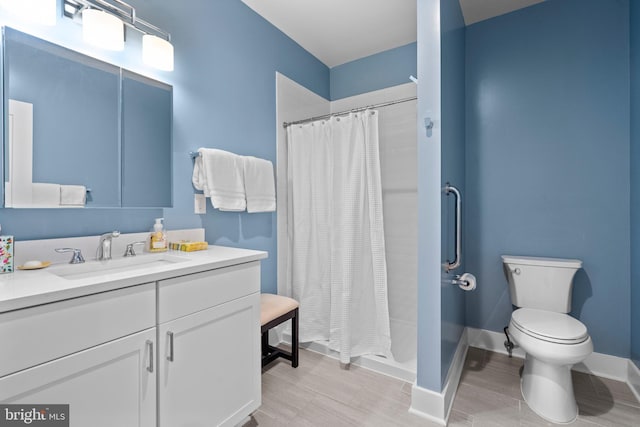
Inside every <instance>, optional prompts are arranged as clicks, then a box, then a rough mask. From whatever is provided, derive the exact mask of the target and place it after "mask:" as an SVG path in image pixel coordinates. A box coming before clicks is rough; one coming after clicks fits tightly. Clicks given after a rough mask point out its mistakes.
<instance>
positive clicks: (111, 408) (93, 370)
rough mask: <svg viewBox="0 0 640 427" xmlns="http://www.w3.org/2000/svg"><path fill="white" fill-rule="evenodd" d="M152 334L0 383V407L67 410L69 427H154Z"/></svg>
mask: <svg viewBox="0 0 640 427" xmlns="http://www.w3.org/2000/svg"><path fill="white" fill-rule="evenodd" d="M155 335H156V329H155V328H152V329H148V330H146V331H143V332H139V333H136V334H133V335H129V336H127V337H124V338H121V339H118V340H115V341H111V342H108V343H106V344H103V345H99V346H96V347H92V348H90V349H88V350H84V351H80V352H78V353H74V354H72V355H69V356H66V357H62V358H60V359H56V360H53V361H51V362H48V363H44V364H42V365H38V366H35V367H33V368H30V369H26V370H23V371H20V372H16V373H14V374H11V375H7V376H5V377H3V378H0V402H3V403H24V404H69V412H70V417H69V419H70V425H71V427H86V426H91V427H114V426H118V427H136V426H139V427H153V426H155V425H156V372H155V366H154V365H155V360H154V357H153V356H154V354H153V353H155V350H156V346H155V338H156V337H155Z"/></svg>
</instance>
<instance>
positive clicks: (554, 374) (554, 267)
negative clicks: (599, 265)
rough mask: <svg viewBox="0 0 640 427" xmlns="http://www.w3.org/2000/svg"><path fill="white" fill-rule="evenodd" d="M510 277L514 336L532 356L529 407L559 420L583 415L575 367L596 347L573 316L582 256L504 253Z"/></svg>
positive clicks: (525, 390) (526, 389) (526, 391)
mask: <svg viewBox="0 0 640 427" xmlns="http://www.w3.org/2000/svg"><path fill="white" fill-rule="evenodd" d="M502 263H503V266H504V272H505V276H506V277H507V281H508V282H509V293H510V295H511V303H512V304H513V305H514V306H516V307H518V308H517V309H516V310H515V311H514V312H513V313H512V315H511V321H510V322H509V335H510V336H511V338H512V339H513V341H514V342H515V343H516V344H517V345H518V346H520V348H522V350H524V352H525V353H526V359H525V362H524V369H523V371H522V378H521V381H520V387H521V391H522V397H523V398H524V400H525V402H526V403H527V405H529V407H530V408H531V409H532V410H533V411H534V412H535V413H537V414H538V415H540V416H541V417H542V418H544V419H546V420H548V421H551V422H553V423H558V424H567V423H571V422H572V421H574V420H575V419H576V417H577V416H578V405H577V404H576V399H575V396H574V393H573V383H572V381H571V367H572V366H573V365H574V364H576V363H579V362H581V361H583V360H584V359H585V358H586V357H587V356H589V355H590V354H591V353H592V352H593V343H592V341H591V337H590V336H589V334H588V333H587V328H586V327H585V326H584V325H583V324H582V323H581V322H580V321H579V320H577V319H575V318H573V317H571V316H569V315H568V314H567V313H569V312H570V311H571V294H572V292H571V291H572V287H573V276H574V275H575V274H576V272H577V271H578V270H579V269H580V268H581V267H582V261H580V260H576V259H557V258H537V257H524V256H508V255H503V256H502Z"/></svg>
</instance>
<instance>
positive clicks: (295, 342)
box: [291, 308, 298, 368]
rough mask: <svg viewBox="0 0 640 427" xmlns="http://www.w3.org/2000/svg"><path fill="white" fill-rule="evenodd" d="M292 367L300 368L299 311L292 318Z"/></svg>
mask: <svg viewBox="0 0 640 427" xmlns="http://www.w3.org/2000/svg"><path fill="white" fill-rule="evenodd" d="M291 366H292V367H294V368H297V367H298V309H297V308H296V311H295V313H294V315H293V317H292V318H291Z"/></svg>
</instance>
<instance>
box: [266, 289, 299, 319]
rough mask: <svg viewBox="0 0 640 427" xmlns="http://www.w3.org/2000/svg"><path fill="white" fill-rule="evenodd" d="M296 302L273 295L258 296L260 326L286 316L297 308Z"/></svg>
mask: <svg viewBox="0 0 640 427" xmlns="http://www.w3.org/2000/svg"><path fill="white" fill-rule="evenodd" d="M298 305H299V304H298V301H296V300H294V299H293V298H289V297H285V296H282V295H274V294H261V295H260V325H264V324H266V323H269V322H270V321H272V320H273V319H277V318H278V317H280V316H282V315H284V314H287V313H288V312H290V311H291V310H294V309H296V308H298Z"/></svg>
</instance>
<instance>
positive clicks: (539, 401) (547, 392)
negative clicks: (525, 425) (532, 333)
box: [520, 354, 578, 424]
mask: <svg viewBox="0 0 640 427" xmlns="http://www.w3.org/2000/svg"><path fill="white" fill-rule="evenodd" d="M520 388H521V391H522V397H523V398H524V401H525V402H526V403H527V405H529V408H531V410H532V411H533V412H535V413H536V414H538V415H539V416H541V417H542V418H544V419H545V420H547V421H550V422H553V423H557V424H569V423H572V422H573V421H575V419H576V417H577V416H578V405H577V404H576V399H575V396H574V394H573V381H572V379H571V365H554V364H550V363H546V362H542V361H540V360H538V359H536V358H535V357H532V356H531V355H530V354H527V355H526V359H525V362H524V369H523V371H522V379H521V381H520Z"/></svg>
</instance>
